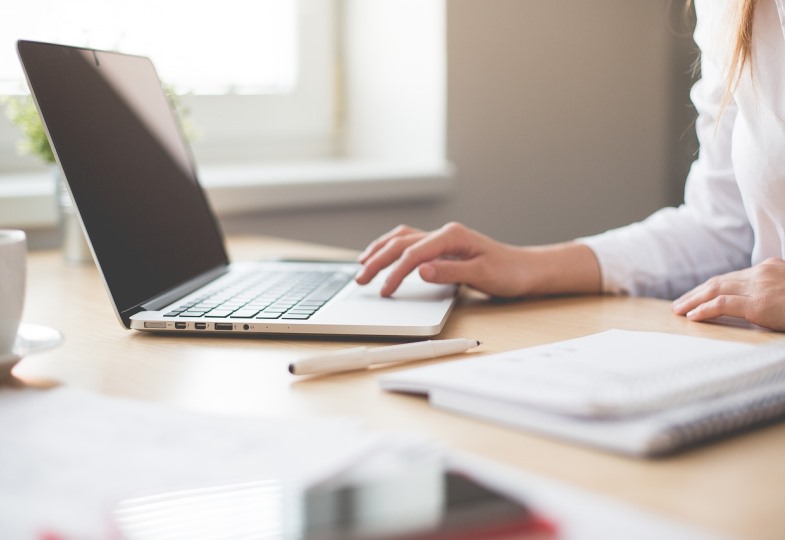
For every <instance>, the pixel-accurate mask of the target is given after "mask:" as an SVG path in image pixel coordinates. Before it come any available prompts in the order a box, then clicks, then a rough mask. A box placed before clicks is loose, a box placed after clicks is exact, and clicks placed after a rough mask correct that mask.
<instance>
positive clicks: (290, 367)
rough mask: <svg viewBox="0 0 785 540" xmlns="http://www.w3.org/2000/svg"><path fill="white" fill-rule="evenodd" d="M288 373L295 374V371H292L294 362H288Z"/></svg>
mask: <svg viewBox="0 0 785 540" xmlns="http://www.w3.org/2000/svg"><path fill="white" fill-rule="evenodd" d="M289 373H291V374H292V375H296V373H295V372H294V364H289Z"/></svg>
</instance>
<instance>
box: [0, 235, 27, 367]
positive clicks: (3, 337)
mask: <svg viewBox="0 0 785 540" xmlns="http://www.w3.org/2000/svg"><path fill="white" fill-rule="evenodd" d="M26 281H27V238H26V236H25V233H24V232H23V231H17V230H10V229H5V230H3V229H0V358H3V357H6V356H9V355H11V354H12V353H13V349H14V342H15V341H16V335H17V332H18V331H19V323H20V322H21V321H22V310H23V309H24V305H25V283H26Z"/></svg>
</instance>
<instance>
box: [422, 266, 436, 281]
mask: <svg viewBox="0 0 785 540" xmlns="http://www.w3.org/2000/svg"><path fill="white" fill-rule="evenodd" d="M420 277H421V278H423V279H424V280H425V281H432V280H433V279H434V278H435V277H436V269H435V268H434V267H433V266H432V265H430V264H423V265H421V266H420Z"/></svg>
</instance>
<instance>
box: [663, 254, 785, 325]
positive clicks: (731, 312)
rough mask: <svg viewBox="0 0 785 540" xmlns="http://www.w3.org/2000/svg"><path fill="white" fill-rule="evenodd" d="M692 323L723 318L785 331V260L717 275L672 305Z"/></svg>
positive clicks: (766, 261)
mask: <svg viewBox="0 0 785 540" xmlns="http://www.w3.org/2000/svg"><path fill="white" fill-rule="evenodd" d="M673 311H674V312H675V313H677V314H678V315H685V316H686V317H687V318H688V319H690V320H691V321H703V320H706V319H713V318H715V317H720V316H723V315H726V316H730V317H738V318H742V319H746V320H748V321H749V322H751V323H754V324H757V325H758V326H763V327H766V328H771V329H772V330H778V331H785V261H783V260H782V259H776V258H771V259H766V260H765V261H763V262H762V263H760V264H757V265H755V266H753V267H751V268H747V269H746V270H739V271H737V272H730V273H728V274H723V275H721V276H715V277H713V278H711V279H709V280H708V281H706V282H705V283H703V284H702V285H698V286H697V287H695V288H694V289H692V290H691V291H689V292H688V293H685V294H684V295H683V296H682V297H681V298H679V299H677V300H675V301H674V302H673Z"/></svg>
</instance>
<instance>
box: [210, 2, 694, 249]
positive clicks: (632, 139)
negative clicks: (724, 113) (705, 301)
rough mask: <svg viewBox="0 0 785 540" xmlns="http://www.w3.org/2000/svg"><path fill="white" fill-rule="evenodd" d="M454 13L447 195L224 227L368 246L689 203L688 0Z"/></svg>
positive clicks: (613, 222)
mask: <svg viewBox="0 0 785 540" xmlns="http://www.w3.org/2000/svg"><path fill="white" fill-rule="evenodd" d="M447 18H448V20H447V39H448V47H447V54H448V84H447V86H448V115H447V117H448V128H447V141H448V142H447V147H448V150H447V152H448V159H449V160H450V161H452V162H453V163H454V164H455V166H456V171H457V172H456V176H455V179H454V180H455V189H454V191H453V193H452V194H451V195H450V196H449V197H447V198H445V199H443V200H439V201H436V202H430V203H419V204H396V205H383V204H380V205H378V206H376V207H372V208H368V207H364V208H344V209H329V210H317V211H314V210H309V211H307V212H293V211H286V212H278V213H276V212H272V213H270V212H267V213H265V214H264V215H248V216H241V217H233V218H229V219H227V220H225V222H224V227H225V230H226V231H227V232H228V233H265V234H273V235H280V236H285V237H289V238H295V239H303V240H308V241H315V242H323V243H330V244H333V245H340V246H346V247H354V248H360V247H362V246H364V245H365V244H366V243H367V241H369V240H370V239H372V238H373V237H375V236H376V235H377V234H380V233H382V232H383V231H385V230H387V229H389V228H391V227H393V226H394V225H396V224H398V223H402V222H405V223H409V224H412V225H416V226H420V227H425V228H434V227H438V226H439V225H441V224H442V223H444V222H446V221H449V220H460V221H463V222H465V223H467V224H468V225H470V226H473V227H475V228H478V229H480V230H482V231H483V232H485V233H487V234H490V235H492V236H495V237H497V238H499V239H501V240H504V241H508V242H514V243H545V242H552V241H559V240H566V239H569V238H573V237H576V236H580V235H584V234H589V233H594V232H599V231H602V230H604V229H606V228H609V227H614V226H619V225H622V224H624V223H627V222H630V221H633V220H638V219H641V218H643V217H645V216H646V215H648V214H649V213H651V212H652V211H654V210H655V209H657V208H659V207H661V206H663V205H669V204H678V203H679V202H680V199H681V191H682V188H683V182H684V176H685V174H686V170H687V168H688V166H689V162H690V160H691V158H692V153H693V152H694V151H695V146H696V145H695V142H694V140H693V135H692V130H691V123H692V121H693V116H694V111H693V110H692V109H691V107H689V97H688V90H689V86H690V84H691V77H690V75H689V73H688V72H689V66H690V63H691V61H692V60H693V58H694V45H693V43H692V41H691V39H689V36H688V35H687V34H688V32H687V26H686V23H685V21H684V20H683V19H682V17H681V13H680V8H679V7H678V6H671V5H670V1H669V0H656V1H654V0H594V1H593V2H585V1H584V0H553V1H545V0H540V1H537V0H525V1H524V0H448V1H447Z"/></svg>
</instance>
